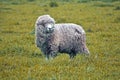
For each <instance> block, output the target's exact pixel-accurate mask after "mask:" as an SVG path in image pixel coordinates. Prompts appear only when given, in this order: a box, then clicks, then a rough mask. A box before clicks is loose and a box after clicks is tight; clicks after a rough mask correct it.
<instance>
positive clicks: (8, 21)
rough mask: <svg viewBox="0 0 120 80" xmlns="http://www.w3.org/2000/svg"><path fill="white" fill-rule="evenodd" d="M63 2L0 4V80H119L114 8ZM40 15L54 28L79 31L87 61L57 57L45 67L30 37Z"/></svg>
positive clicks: (119, 21)
mask: <svg viewBox="0 0 120 80" xmlns="http://www.w3.org/2000/svg"><path fill="white" fill-rule="evenodd" d="M53 1H54V0H53ZM63 1H64V2H62V0H61V1H57V0H56V2H57V4H58V6H57V7H50V5H49V4H50V1H44V0H40V1H39V0H21V1H18V0H11V1H10V0H0V80H119V79H120V76H119V75H120V54H119V53H120V36H119V34H120V9H119V7H120V6H119V5H120V2H118V1H110V2H107V0H105V1H104V0H101V1H90V2H78V1H79V0H73V1H74V2H72V0H63ZM81 1H82V0H81ZM43 14H49V15H51V16H52V17H53V18H54V19H55V20H56V23H67V22H69V23H70V22H72V23H76V24H79V25H82V26H83V28H84V29H85V31H86V35H87V46H88V48H89V50H90V52H91V56H90V57H89V58H86V57H85V56H84V55H77V56H76V57H75V58H74V59H73V60H70V59H69V56H68V55H67V54H60V55H59V56H57V57H56V58H55V59H54V60H50V61H46V60H45V57H44V56H43V54H42V53H41V51H40V50H39V49H38V48H37V47H36V45H35V36H34V24H35V21H36V19H37V17H38V16H40V15H43Z"/></svg>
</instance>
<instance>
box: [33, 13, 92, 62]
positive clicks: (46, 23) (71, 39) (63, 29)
mask: <svg viewBox="0 0 120 80" xmlns="http://www.w3.org/2000/svg"><path fill="white" fill-rule="evenodd" d="M35 36H36V41H35V43H36V45H37V47H38V48H39V49H41V51H42V52H43V54H44V55H45V57H46V59H47V60H48V59H50V58H54V57H56V56H57V53H67V54H69V56H70V59H72V58H74V56H76V54H77V53H85V54H87V55H89V54H90V52H89V50H88V48H87V46H86V35H85V31H84V30H83V28H82V27H81V26H79V25H77V24H73V23H61V24H55V20H54V19H53V18H52V17H51V16H50V15H42V16H39V17H38V19H37V20H36V23H35Z"/></svg>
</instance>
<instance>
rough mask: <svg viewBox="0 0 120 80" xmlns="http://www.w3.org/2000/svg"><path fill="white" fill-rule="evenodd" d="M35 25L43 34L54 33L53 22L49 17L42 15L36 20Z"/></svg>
mask: <svg viewBox="0 0 120 80" xmlns="http://www.w3.org/2000/svg"><path fill="white" fill-rule="evenodd" d="M36 24H37V26H38V27H41V28H42V30H44V32H45V33H52V32H53V31H54V24H55V20H54V19H53V18H51V17H50V16H49V15H43V16H40V17H39V18H38V20H37V22H36ZM39 25H41V26H39Z"/></svg>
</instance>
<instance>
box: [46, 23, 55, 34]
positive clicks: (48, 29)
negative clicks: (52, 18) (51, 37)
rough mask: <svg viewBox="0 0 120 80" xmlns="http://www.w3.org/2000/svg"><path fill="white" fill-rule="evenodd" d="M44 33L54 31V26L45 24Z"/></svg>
mask: <svg viewBox="0 0 120 80" xmlns="http://www.w3.org/2000/svg"><path fill="white" fill-rule="evenodd" d="M45 30H46V33H52V32H53V31H54V24H52V23H49V24H45Z"/></svg>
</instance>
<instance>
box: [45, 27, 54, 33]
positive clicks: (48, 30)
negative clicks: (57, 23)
mask: <svg viewBox="0 0 120 80" xmlns="http://www.w3.org/2000/svg"><path fill="white" fill-rule="evenodd" d="M53 31H54V28H49V29H47V30H46V33H52V32H53Z"/></svg>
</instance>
